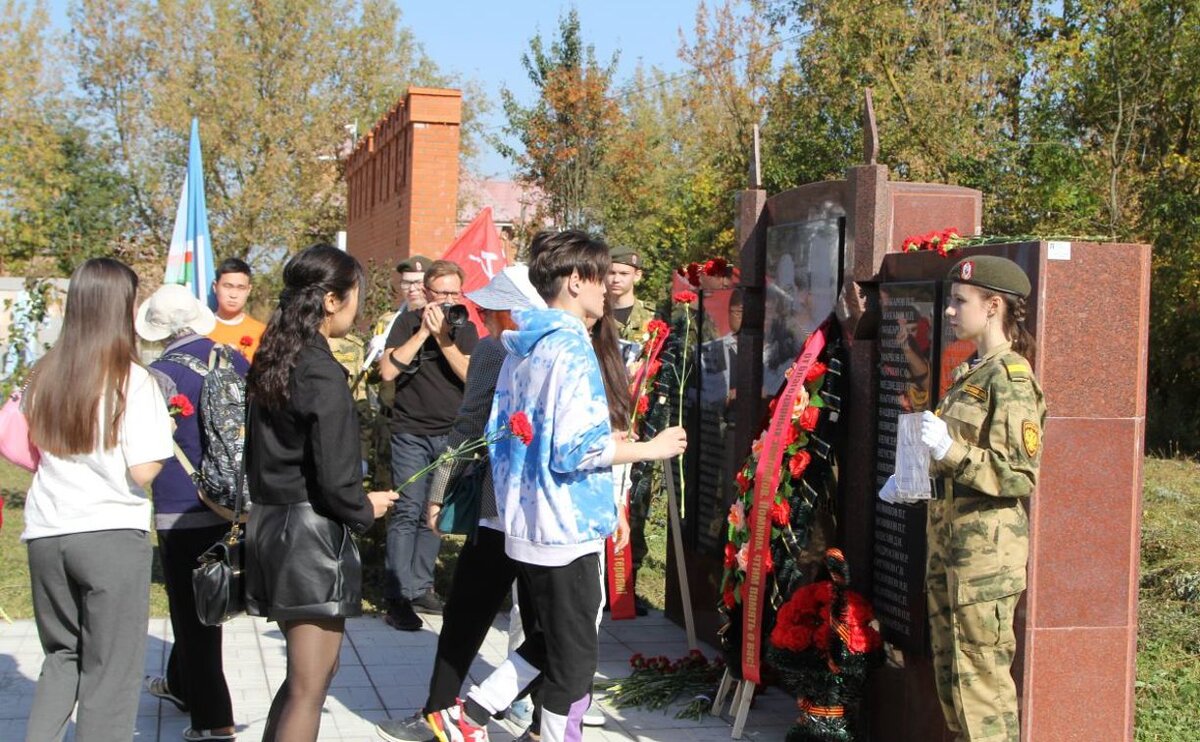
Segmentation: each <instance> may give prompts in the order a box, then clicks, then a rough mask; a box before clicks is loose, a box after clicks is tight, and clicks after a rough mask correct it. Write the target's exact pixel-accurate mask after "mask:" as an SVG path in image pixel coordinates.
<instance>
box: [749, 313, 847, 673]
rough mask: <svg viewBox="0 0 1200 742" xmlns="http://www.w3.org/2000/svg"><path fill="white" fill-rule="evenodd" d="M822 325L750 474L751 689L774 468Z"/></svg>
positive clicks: (758, 656)
mask: <svg viewBox="0 0 1200 742" xmlns="http://www.w3.org/2000/svg"><path fill="white" fill-rule="evenodd" d="M828 326H829V322H828V320H826V321H825V322H823V323H822V324H821V326H820V327H818V328H817V329H816V331H815V332H813V334H811V335H809V336H808V339H807V340H805V341H804V347H803V348H802V349H801V350H800V357H799V358H798V359H796V362H795V363H794V364H792V368H791V371H790V372H789V373H788V382H787V386H785V387H784V389H783V394H782V395H781V396H780V398H779V400H778V401H777V402H776V403H775V414H773V415H772V416H771V424H770V426H769V427H768V428H767V430H766V432H765V433H764V434H763V435H764V436H765V437H764V439H763V447H762V453H761V454H760V456H759V459H758V466H757V467H756V468H755V470H754V504H753V505H752V506H751V508H750V518H749V523H748V526H749V528H750V554H749V559H748V564H747V565H746V594H745V596H744V597H743V599H742V677H743V678H745V679H746V680H749V681H750V682H752V683H760V682H762V681H761V679H760V675H759V673H760V670H761V661H762V637H763V633H762V628H763V604H764V602H765V595H766V590H767V571H766V570H765V569H764V568H763V563H764V561H765V558H764V557H765V555H766V552H767V550H768V549H770V548H771V505H773V504H774V502H775V492H776V491H777V490H778V489H779V472H780V469H779V467H780V466H781V465H782V463H783V454H784V451H785V450H786V449H787V444H786V443H785V441H786V440H787V428H788V426H789V425H792V424H793V423H792V407H793V406H794V405H795V402H796V395H797V394H799V393H800V390H801V389H803V388H804V377H805V376H807V375H808V370H809V369H810V368H812V365H813V364H814V363H816V362H817V358H819V357H820V355H821V351H822V350H824V349H825V333H826V332H828Z"/></svg>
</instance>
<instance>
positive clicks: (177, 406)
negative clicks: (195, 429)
mask: <svg viewBox="0 0 1200 742" xmlns="http://www.w3.org/2000/svg"><path fill="white" fill-rule="evenodd" d="M167 407H168V408H170V411H171V414H178V415H179V416H180V417H191V416H192V415H194V414H196V408H195V407H194V406H192V400H190V399H188V398H187V397H186V396H185V395H183V394H176V395H175V396H174V397H171V399H170V401H168V402H167Z"/></svg>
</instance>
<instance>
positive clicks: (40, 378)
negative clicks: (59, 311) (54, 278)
mask: <svg viewBox="0 0 1200 742" xmlns="http://www.w3.org/2000/svg"><path fill="white" fill-rule="evenodd" d="M137 286H138V278H137V274H136V273H134V272H133V271H132V270H130V269H129V267H128V266H127V265H125V264H124V263H122V262H121V261H119V260H114V259H112V258H92V259H91V260H88V261H85V262H84V263H83V265H81V266H79V267H78V268H76V269H75V272H74V273H72V274H71V283H70V286H69V287H68V288H67V306H66V311H65V313H64V316H63V327H62V334H61V335H59V338H58V342H56V343H55V344H54V347H53V348H51V349H50V351H49V352H47V353H46V355H45V357H43V358H42V359H41V360H40V361H38V362H37V364H36V365H35V366H34V368H33V377H32V380H31V381H30V382H29V388H28V389H27V390H26V395H27V400H26V402H25V409H26V412H27V415H28V418H29V427H30V434H31V435H32V438H33V442H34V443H35V444H36V445H37V447H38V448H40V449H42V450H43V451H48V452H50V453H52V454H54V455H56V456H69V455H71V454H83V453H88V452H90V451H93V450H95V449H96V448H97V447H99V448H102V449H108V448H113V447H115V446H116V445H117V441H118V435H119V433H120V429H121V418H122V417H124V415H125V386H126V383H127V382H128V381H129V368H130V365H131V364H134V363H138V359H137V338H136V336H135V335H134V330H133V308H134V302H135V301H136V299H137ZM101 400H103V401H104V404H103V408H104V415H105V417H104V419H103V420H101V419H100V407H101V405H100V401H101Z"/></svg>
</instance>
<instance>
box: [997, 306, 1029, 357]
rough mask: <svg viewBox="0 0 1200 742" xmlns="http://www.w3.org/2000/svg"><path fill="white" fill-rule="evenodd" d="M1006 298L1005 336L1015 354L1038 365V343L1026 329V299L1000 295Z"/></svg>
mask: <svg viewBox="0 0 1200 742" xmlns="http://www.w3.org/2000/svg"><path fill="white" fill-rule="evenodd" d="M1000 296H1002V297H1003V298H1004V308H1005V312H1004V335H1005V337H1007V338H1008V339H1009V340H1010V341H1011V342H1012V349H1013V351H1014V352H1016V353H1019V354H1021V355H1022V356H1024V357H1025V360H1027V361H1029V365H1030V366H1032V365H1034V364H1035V363H1037V341H1036V340H1034V339H1033V335H1032V334H1031V333H1030V332H1029V331H1028V330H1026V329H1025V315H1026V303H1025V297H1023V296H1017V295H1015V294H1000Z"/></svg>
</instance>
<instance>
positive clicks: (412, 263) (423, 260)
mask: <svg viewBox="0 0 1200 742" xmlns="http://www.w3.org/2000/svg"><path fill="white" fill-rule="evenodd" d="M432 262H433V261H432V260H430V259H429V258H427V257H425V256H424V255H409V256H408V257H407V258H405V259H404V260H401V261H400V262H399V263H397V264H396V272H397V273H424V272H425V271H427V270H429V264H430V263H432Z"/></svg>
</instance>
